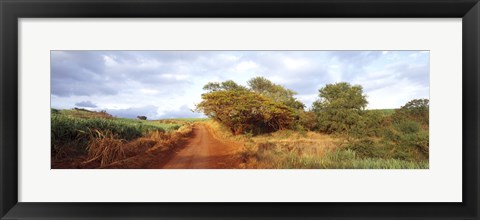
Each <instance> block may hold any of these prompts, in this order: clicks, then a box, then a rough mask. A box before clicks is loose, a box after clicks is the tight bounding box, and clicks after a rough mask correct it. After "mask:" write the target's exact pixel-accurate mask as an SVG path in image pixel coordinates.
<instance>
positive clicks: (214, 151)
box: [161, 124, 236, 169]
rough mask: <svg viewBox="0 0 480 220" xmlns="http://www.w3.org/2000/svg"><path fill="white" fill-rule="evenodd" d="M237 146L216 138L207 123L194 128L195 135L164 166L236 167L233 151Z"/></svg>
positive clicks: (175, 167) (165, 167)
mask: <svg viewBox="0 0 480 220" xmlns="http://www.w3.org/2000/svg"><path fill="white" fill-rule="evenodd" d="M235 150H236V147H235V146H234V145H232V144H227V143H224V142H222V141H220V140H218V139H217V138H215V137H214V136H213V135H212V133H210V130H209V129H208V128H207V126H206V125H203V124H198V125H196V126H195V127H194V128H193V137H192V138H191V139H190V140H189V141H188V142H187V144H186V146H184V147H183V148H182V149H181V150H179V151H178V152H176V154H175V156H173V158H172V159H170V160H169V161H168V162H167V163H166V164H165V165H164V166H163V167H161V168H164V169H191V168H197V169H212V168H214V169H215V168H216V169H222V168H235V166H236V160H235V159H234V158H233V157H234V156H233V153H234V152H235Z"/></svg>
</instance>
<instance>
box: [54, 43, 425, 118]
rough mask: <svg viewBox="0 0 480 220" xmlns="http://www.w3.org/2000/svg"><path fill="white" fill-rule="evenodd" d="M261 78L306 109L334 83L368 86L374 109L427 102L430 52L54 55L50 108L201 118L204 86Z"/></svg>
mask: <svg viewBox="0 0 480 220" xmlns="http://www.w3.org/2000/svg"><path fill="white" fill-rule="evenodd" d="M255 76H263V77H265V78H267V79H269V80H271V81H273V82H274V83H277V84H281V85H283V86H285V87H287V88H289V89H292V90H294V91H296V92H298V95H297V96H296V97H297V98H298V99H299V100H300V101H302V102H304V103H305V104H306V106H307V107H310V106H311V103H312V102H313V101H315V100H316V99H317V97H318V89H320V88H322V87H323V86H325V84H328V83H335V82H349V83H351V84H360V85H362V86H363V89H364V93H366V94H367V99H368V102H369V104H368V108H369V109H379V108H398V107H400V106H402V105H403V104H405V103H406V102H407V101H409V100H411V99H414V98H428V97H429V52H428V51H52V52H51V101H52V108H59V109H71V108H74V107H79V108H87V109H92V110H106V111H107V112H109V113H110V114H112V115H115V116H118V117H129V118H135V117H136V116H138V115H146V116H147V117H148V118H149V119H158V118H178V117H202V116H203V115H202V114H200V113H194V112H192V111H191V109H194V107H195V104H196V103H199V102H200V101H201V97H200V95H201V94H202V93H203V92H204V91H203V90H202V87H203V85H205V84H206V83H208V82H221V81H225V80H234V81H235V82H237V83H239V84H242V85H246V82H247V81H248V80H249V79H251V78H253V77H255Z"/></svg>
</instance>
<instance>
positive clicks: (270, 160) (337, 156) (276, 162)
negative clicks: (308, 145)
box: [250, 143, 429, 169]
mask: <svg viewBox="0 0 480 220" xmlns="http://www.w3.org/2000/svg"><path fill="white" fill-rule="evenodd" d="M271 144H272V143H270V144H269V148H270V150H261V149H262V148H259V150H258V151H257V152H255V153H254V154H252V155H251V156H253V157H254V158H255V159H256V160H257V162H253V163H252V162H250V163H251V164H253V166H254V167H253V168H273V169H428V167H429V165H428V161H407V160H399V159H383V158H361V157H358V156H357V154H356V152H355V151H353V150H349V149H346V150H345V149H338V150H335V151H331V152H328V153H326V154H325V155H323V156H320V155H316V154H305V153H303V154H302V153H299V152H297V151H288V150H282V149H278V148H277V149H276V150H272V146H271Z"/></svg>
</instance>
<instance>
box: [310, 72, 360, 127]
mask: <svg viewBox="0 0 480 220" xmlns="http://www.w3.org/2000/svg"><path fill="white" fill-rule="evenodd" d="M319 97H320V99H319V100H317V101H315V102H314V103H313V106H312V110H313V111H314V112H315V114H316V116H317V121H318V126H319V129H320V130H321V131H323V132H326V133H334V132H349V131H351V130H352V128H354V126H355V125H356V124H357V123H358V122H360V121H361V116H362V112H363V111H364V109H365V107H366V106H367V104H368V102H367V99H366V96H365V95H364V94H363V88H362V86H360V85H354V86H352V85H350V84H349V83H346V82H340V83H335V84H327V85H326V86H325V87H323V88H321V89H320V90H319Z"/></svg>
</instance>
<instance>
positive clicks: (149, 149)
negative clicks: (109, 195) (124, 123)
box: [78, 126, 192, 168]
mask: <svg viewBox="0 0 480 220" xmlns="http://www.w3.org/2000/svg"><path fill="white" fill-rule="evenodd" d="M191 133H192V128H191V126H184V127H182V128H180V129H179V130H178V131H175V132H162V131H153V132H150V133H148V134H147V135H144V136H143V137H140V138H137V139H135V140H133V141H130V142H127V141H125V140H122V139H119V138H118V137H116V136H114V135H113V134H112V133H111V132H109V131H98V130H96V131H95V132H94V133H93V134H92V137H91V141H90V143H89V145H88V155H87V157H86V158H85V160H84V161H83V162H82V163H81V164H80V165H78V166H79V167H80V168H143V166H144V165H145V164H147V162H148V160H149V159H154V157H145V158H143V159H142V157H144V156H145V155H148V154H157V153H159V152H166V151H168V150H169V149H171V148H173V147H176V146H178V145H180V144H181V143H182V141H184V140H185V138H186V137H188V136H189V135H190V134H191ZM157 156H158V155H157ZM161 156H162V155H160V157H161ZM139 160H143V162H145V163H141V162H142V161H140V162H139ZM139 164H141V165H139Z"/></svg>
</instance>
